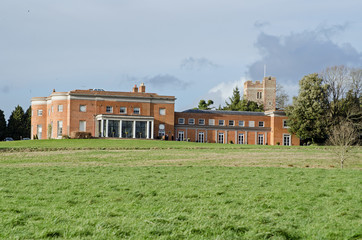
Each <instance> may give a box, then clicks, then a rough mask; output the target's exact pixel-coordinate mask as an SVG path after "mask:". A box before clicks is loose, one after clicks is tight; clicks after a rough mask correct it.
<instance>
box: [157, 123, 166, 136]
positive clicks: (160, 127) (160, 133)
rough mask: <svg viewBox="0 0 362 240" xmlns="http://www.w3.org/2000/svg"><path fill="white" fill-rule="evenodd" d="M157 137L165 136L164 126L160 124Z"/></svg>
mask: <svg viewBox="0 0 362 240" xmlns="http://www.w3.org/2000/svg"><path fill="white" fill-rule="evenodd" d="M158 136H160V137H162V136H165V124H160V125H159V126H158Z"/></svg>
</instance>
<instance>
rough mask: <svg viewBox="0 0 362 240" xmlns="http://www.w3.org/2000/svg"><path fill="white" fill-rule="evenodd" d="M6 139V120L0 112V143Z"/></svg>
mask: <svg viewBox="0 0 362 240" xmlns="http://www.w3.org/2000/svg"><path fill="white" fill-rule="evenodd" d="M4 138H6V120H5V115H4V111H2V110H0V141H2V140H4Z"/></svg>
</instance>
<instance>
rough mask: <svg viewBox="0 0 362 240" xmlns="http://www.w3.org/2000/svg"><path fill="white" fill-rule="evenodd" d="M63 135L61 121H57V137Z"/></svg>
mask: <svg viewBox="0 0 362 240" xmlns="http://www.w3.org/2000/svg"><path fill="white" fill-rule="evenodd" d="M61 136H63V121H58V122H57V137H61Z"/></svg>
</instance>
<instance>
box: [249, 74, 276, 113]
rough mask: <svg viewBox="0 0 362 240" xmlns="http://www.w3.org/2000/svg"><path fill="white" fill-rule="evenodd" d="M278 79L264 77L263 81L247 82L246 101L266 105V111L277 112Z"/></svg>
mask: <svg viewBox="0 0 362 240" xmlns="http://www.w3.org/2000/svg"><path fill="white" fill-rule="evenodd" d="M275 98H276V78H275V77H264V78H263V81H262V82H260V81H256V82H255V83H253V82H252V81H246V82H245V83H244V99H246V100H249V101H254V102H257V103H258V104H263V105H264V111H269V110H275Z"/></svg>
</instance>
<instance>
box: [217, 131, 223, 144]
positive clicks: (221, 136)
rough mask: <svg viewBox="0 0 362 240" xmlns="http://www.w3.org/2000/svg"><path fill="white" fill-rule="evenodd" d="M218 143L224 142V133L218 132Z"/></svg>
mask: <svg viewBox="0 0 362 240" xmlns="http://www.w3.org/2000/svg"><path fill="white" fill-rule="evenodd" d="M218 143H224V133H219V138H218Z"/></svg>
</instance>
